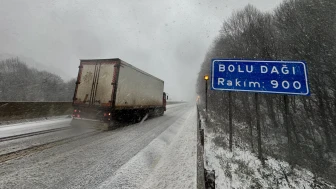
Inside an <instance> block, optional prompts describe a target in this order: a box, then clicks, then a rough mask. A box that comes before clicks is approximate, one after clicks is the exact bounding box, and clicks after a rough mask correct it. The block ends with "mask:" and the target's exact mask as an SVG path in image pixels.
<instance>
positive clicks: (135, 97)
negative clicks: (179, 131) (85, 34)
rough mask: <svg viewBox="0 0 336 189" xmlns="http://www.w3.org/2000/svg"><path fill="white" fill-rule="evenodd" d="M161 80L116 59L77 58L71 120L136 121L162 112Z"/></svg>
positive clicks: (163, 109)
mask: <svg viewBox="0 0 336 189" xmlns="http://www.w3.org/2000/svg"><path fill="white" fill-rule="evenodd" d="M163 89H164V81H162V80H161V79H159V78H157V77H154V76H153V75H151V74H148V73H146V72H144V71H142V70H140V69H138V68H136V67H134V66H132V65H131V64H128V63H126V62H125V61H123V60H121V59H119V58H112V59H85V60H80V65H79V71H78V76H77V81H76V88H75V92H74V96H73V107H74V111H73V122H74V121H76V120H77V121H78V120H81V122H80V123H82V122H83V120H84V121H96V122H97V121H98V122H104V123H107V124H108V126H111V125H113V122H115V121H117V120H122V119H131V120H133V121H134V120H135V121H140V120H141V119H143V118H144V117H145V116H146V117H147V116H148V115H163V114H164V111H166V98H168V97H167V96H166V93H165V92H164V91H163Z"/></svg>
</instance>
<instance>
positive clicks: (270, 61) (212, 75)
mask: <svg viewBox="0 0 336 189" xmlns="http://www.w3.org/2000/svg"><path fill="white" fill-rule="evenodd" d="M215 62H266V63H267V62H269V63H279V64H281V63H292V64H300V63H301V64H302V65H303V68H304V73H305V79H306V89H307V92H306V93H289V92H274V91H256V90H243V89H218V88H215V87H214V86H213V84H214V82H213V80H214V69H215V68H214V65H215ZM211 87H212V88H211V89H212V90H218V91H245V92H256V93H269V94H292V95H305V96H307V95H309V93H310V91H309V87H308V76H307V70H306V64H305V63H304V62H302V61H287V60H286V61H282V60H279V61H276V60H235V59H213V60H212V69H211Z"/></svg>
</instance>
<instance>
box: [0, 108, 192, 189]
mask: <svg viewBox="0 0 336 189" xmlns="http://www.w3.org/2000/svg"><path fill="white" fill-rule="evenodd" d="M69 123H70V121H69V120H68V119H63V120H58V121H56V122H53V121H47V122H46V125H44V126H43V123H42V122H41V123H38V124H37V125H38V126H32V125H30V127H31V128H34V129H35V130H36V129H37V128H38V130H41V128H42V127H43V128H49V127H48V126H47V125H49V126H51V127H53V128H55V127H66V126H68V124H69ZM3 128H5V130H6V132H7V134H6V135H10V133H11V134H13V133H14V134H17V133H20V132H23V131H24V132H25V131H27V128H28V127H25V126H20V128H19V127H17V129H12V130H11V129H9V128H8V127H3ZM3 128H0V131H1V129H3ZM11 131H13V132H11ZM3 135H4V136H5V134H3ZM34 145H35V146H37V147H34V148H31V146H34ZM188 145H190V146H191V147H190V146H188ZM193 146H195V148H194V147H193ZM0 149H1V152H0V188H28V189H29V188H141V187H142V188H160V187H161V188H170V187H169V183H171V182H174V181H169V182H167V181H163V180H162V181H160V182H158V183H156V184H153V183H154V182H155V181H156V180H160V177H161V176H158V175H178V174H177V172H179V173H180V174H181V173H183V174H181V175H182V177H185V178H184V179H187V181H183V182H181V183H180V184H182V185H180V186H178V185H171V186H176V187H184V188H193V186H194V185H195V182H196V180H195V178H196V177H195V178H194V174H195V172H196V158H195V157H196V109H195V106H194V105H190V104H174V105H170V106H168V108H167V111H166V112H165V115H164V116H161V117H156V118H152V119H149V120H146V121H144V122H142V123H137V124H131V125H128V126H124V127H121V128H118V129H115V130H113V131H105V132H102V131H95V130H94V129H92V130H85V131H83V132H82V133H73V132H70V131H66V130H65V131H58V132H54V133H48V134H42V135H38V136H34V137H28V138H23V139H18V140H13V141H6V142H1V143H0ZM18 150H19V151H18ZM175 150H176V152H174V151H175ZM16 151H18V152H17V153H16ZM168 151H169V152H168ZM8 153H9V154H10V155H8V157H7V156H6V154H8ZM167 156H169V157H167ZM174 156H175V157H174ZM179 156H181V162H182V163H181V162H180V163H179V164H178V162H176V161H179V159H180V157H179ZM1 158H2V159H1ZM173 159H174V161H175V163H176V165H179V166H177V167H175V168H170V167H174V164H175V163H174V162H171V161H172V160H173ZM157 167H161V170H156V168H157ZM162 169H165V170H167V171H162ZM169 170H170V171H171V172H169ZM174 172H175V173H174ZM152 173H153V174H156V175H153V174H152ZM171 179H173V180H176V179H177V178H173V177H172V178H171ZM161 183H165V184H164V185H162V184H161Z"/></svg>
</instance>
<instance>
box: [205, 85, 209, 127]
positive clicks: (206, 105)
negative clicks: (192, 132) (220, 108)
mask: <svg viewBox="0 0 336 189" xmlns="http://www.w3.org/2000/svg"><path fill="white" fill-rule="evenodd" d="M205 121H206V122H207V121H208V80H205Z"/></svg>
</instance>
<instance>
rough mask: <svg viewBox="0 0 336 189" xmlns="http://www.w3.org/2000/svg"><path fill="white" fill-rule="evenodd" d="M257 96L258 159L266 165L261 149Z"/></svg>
mask: <svg viewBox="0 0 336 189" xmlns="http://www.w3.org/2000/svg"><path fill="white" fill-rule="evenodd" d="M254 94H255V96H254V97H255V111H256V119H257V131H258V158H259V159H260V161H261V162H262V163H263V164H264V161H263V156H262V148H261V129H260V113H259V94H258V93H254Z"/></svg>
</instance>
